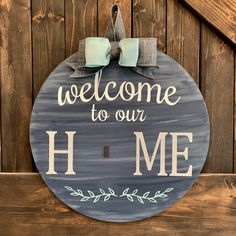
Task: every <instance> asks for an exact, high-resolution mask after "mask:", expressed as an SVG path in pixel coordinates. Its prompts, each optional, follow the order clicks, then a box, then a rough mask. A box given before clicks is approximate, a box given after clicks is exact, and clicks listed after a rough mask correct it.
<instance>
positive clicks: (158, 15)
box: [133, 0, 167, 52]
mask: <svg viewBox="0 0 236 236" xmlns="http://www.w3.org/2000/svg"><path fill="white" fill-rule="evenodd" d="M166 4H167V3H166V0H160V1H155V0H134V2H133V35H134V37H144V38H145V37H154V38H157V46H158V48H159V49H160V50H162V51H164V52H165V51H166Z"/></svg>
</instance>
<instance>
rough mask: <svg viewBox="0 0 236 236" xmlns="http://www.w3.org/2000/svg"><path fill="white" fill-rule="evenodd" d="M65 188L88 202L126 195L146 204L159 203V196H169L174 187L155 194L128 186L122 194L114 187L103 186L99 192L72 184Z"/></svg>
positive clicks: (130, 198) (132, 199)
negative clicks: (74, 186)
mask: <svg viewBox="0 0 236 236" xmlns="http://www.w3.org/2000/svg"><path fill="white" fill-rule="evenodd" d="M65 188H66V189H67V190H68V191H70V195H71V196H73V197H79V200H80V201H81V202H86V201H89V200H92V201H93V203H96V202H98V201H99V200H103V201H104V202H106V201H108V200H109V199H110V198H111V197H114V198H123V197H126V198H127V199H128V200H129V201H130V202H134V201H135V200H137V201H138V202H139V203H141V204H144V203H145V201H146V202H151V203H157V198H167V197H168V194H167V193H169V192H171V191H172V190H173V189H174V188H167V189H165V190H164V191H163V192H161V191H156V192H155V194H151V193H150V191H147V192H145V193H143V194H140V193H138V192H139V190H138V189H135V190H133V191H130V188H126V189H124V190H123V192H122V194H121V195H118V194H116V192H115V191H114V190H113V189H112V188H107V190H104V189H102V188H100V189H99V193H98V194H96V193H94V192H93V191H91V190H86V191H84V192H83V191H82V190H81V189H77V190H75V189H73V188H72V187H70V186H65Z"/></svg>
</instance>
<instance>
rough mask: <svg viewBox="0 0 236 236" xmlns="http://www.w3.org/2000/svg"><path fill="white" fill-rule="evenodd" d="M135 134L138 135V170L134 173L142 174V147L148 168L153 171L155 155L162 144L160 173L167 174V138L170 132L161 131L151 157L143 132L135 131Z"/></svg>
mask: <svg viewBox="0 0 236 236" xmlns="http://www.w3.org/2000/svg"><path fill="white" fill-rule="evenodd" d="M134 134H135V136H136V171H135V173H134V174H133V175H142V173H141V172H140V151H141V150H140V147H141V148H142V151H143V156H144V160H145V162H146V166H147V169H148V170H149V171H151V170H152V167H153V163H154V160H155V157H156V155H157V151H158V149H159V146H160V172H159V174H158V175H161V176H167V173H166V171H165V138H166V135H167V134H168V133H167V132H160V133H159V136H158V138H157V141H156V144H155V147H154V151H153V154H152V157H151V158H150V157H149V155H148V150H147V146H146V143H145V140H144V137H143V132H134Z"/></svg>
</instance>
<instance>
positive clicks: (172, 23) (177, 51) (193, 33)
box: [167, 0, 200, 84]
mask: <svg viewBox="0 0 236 236" xmlns="http://www.w3.org/2000/svg"><path fill="white" fill-rule="evenodd" d="M199 48H200V22H199V20H198V19H197V18H196V17H195V16H194V15H193V14H192V13H191V12H190V11H189V10H188V9H186V8H185V7H184V6H183V5H182V4H181V3H179V2H178V1H176V0H169V1H167V54H168V55H169V56H171V57H173V58H174V59H175V60H176V61H178V62H179V63H180V64H181V65H182V66H183V67H184V68H185V69H186V70H187V71H188V72H189V74H190V75H191V76H192V77H193V79H194V80H195V82H196V83H197V84H199V50H200V49H199Z"/></svg>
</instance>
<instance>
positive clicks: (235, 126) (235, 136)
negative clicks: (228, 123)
mask: <svg viewBox="0 0 236 236" xmlns="http://www.w3.org/2000/svg"><path fill="white" fill-rule="evenodd" d="M235 121H236V50H234V163H233V165H234V167H233V172H234V173H236V122H235Z"/></svg>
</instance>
